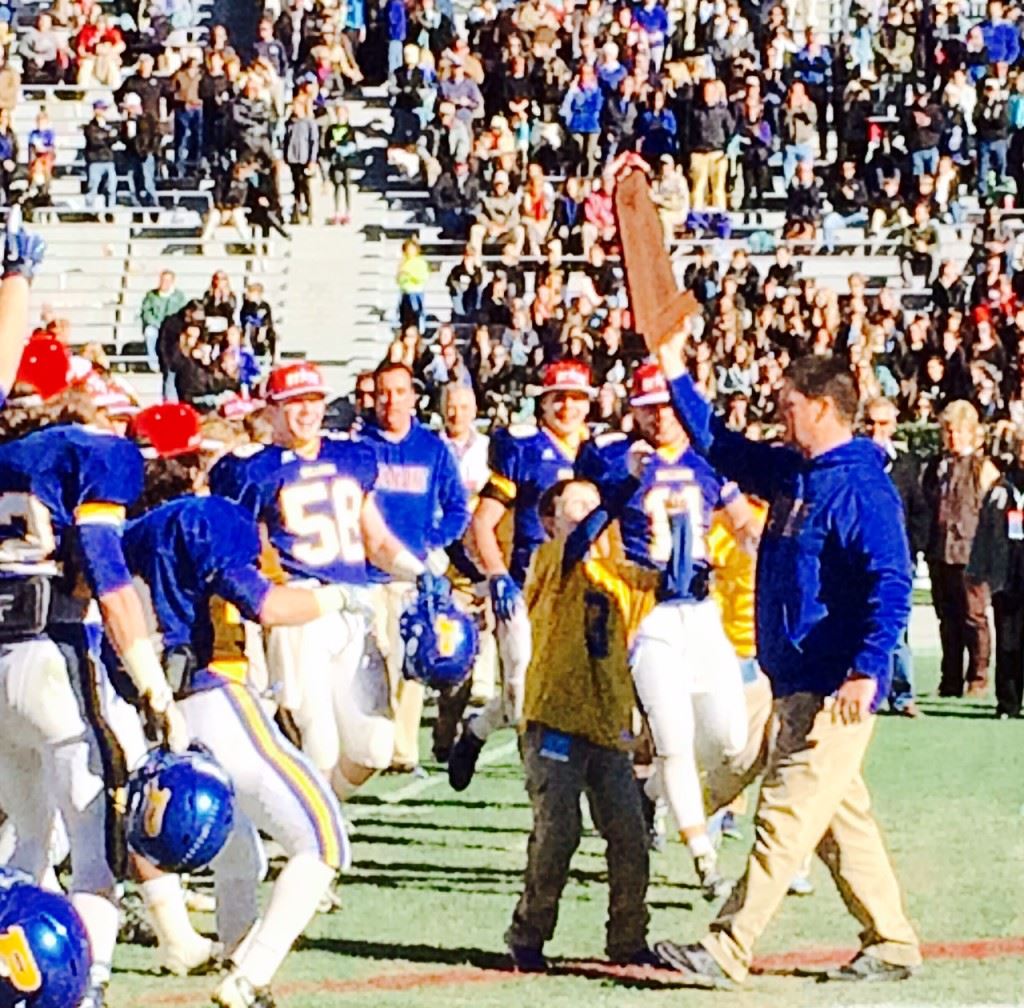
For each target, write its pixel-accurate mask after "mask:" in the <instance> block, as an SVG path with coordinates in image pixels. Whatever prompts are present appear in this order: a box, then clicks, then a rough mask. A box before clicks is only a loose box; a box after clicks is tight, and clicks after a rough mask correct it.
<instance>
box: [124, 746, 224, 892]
mask: <svg viewBox="0 0 1024 1008" xmlns="http://www.w3.org/2000/svg"><path fill="white" fill-rule="evenodd" d="M234 822H235V790H234V788H233V787H232V784H231V780H230V779H229V777H228V775H227V774H226V773H225V772H224V770H223V769H222V768H221V766H220V764H219V763H218V762H217V761H216V760H215V759H214V758H213V756H212V755H211V753H210V752H209V751H208V750H207V749H205V748H203V747H202V746H199V745H196V744H193V745H192V747H191V748H190V749H189V750H188V752H185V753H181V754H180V755H175V754H174V753H171V752H168V751H167V750H165V749H154V750H152V751H151V752H150V754H149V755H148V756H147V757H146V760H145V762H144V763H143V764H142V766H140V767H139V768H138V769H137V770H135V771H134V772H133V773H132V775H131V777H130V779H129V781H128V843H129V845H130V846H131V848H132V849H133V850H134V851H135V852H136V853H138V854H141V855H142V856H143V857H144V858H146V859H147V860H149V861H152V862H153V864H155V865H156V866H157V867H158V868H161V869H163V870H164V871H167V872H192V871H196V870H197V869H199V868H202V867H203V866H204V865H208V864H209V863H210V862H211V861H212V860H213V859H214V858H215V857H216V856H217V855H218V854H219V853H220V850H221V848H222V847H223V846H224V844H225V843H226V842H227V839H228V837H229V836H230V835H231V829H232V827H233V826H234Z"/></svg>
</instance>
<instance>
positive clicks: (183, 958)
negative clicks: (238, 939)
mask: <svg viewBox="0 0 1024 1008" xmlns="http://www.w3.org/2000/svg"><path fill="white" fill-rule="evenodd" d="M223 956H224V946H223V945H221V944H220V942H215V941H211V940H210V939H209V938H204V939H203V941H202V942H200V943H199V944H197V945H196V946H195V948H192V949H183V948H181V947H179V946H176V945H172V946H170V947H168V948H161V949H160V968H161V969H162V970H163V971H164V972H165V973H173V974H174V975H175V976H200V975H202V974H204V973H212V972H213V971H214V970H216V969H217V968H218V966H219V965H220V961H221V959H222V958H223Z"/></svg>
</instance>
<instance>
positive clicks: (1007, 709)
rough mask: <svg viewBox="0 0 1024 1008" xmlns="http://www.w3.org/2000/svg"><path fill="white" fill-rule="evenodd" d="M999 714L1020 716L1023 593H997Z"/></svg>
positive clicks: (1023, 683)
mask: <svg viewBox="0 0 1024 1008" xmlns="http://www.w3.org/2000/svg"><path fill="white" fill-rule="evenodd" d="M992 611H993V615H994V616H995V625H996V676H995V679H996V713H997V714H1009V716H1010V717H1020V713H1021V700H1022V698H1024V592H995V594H993V596H992Z"/></svg>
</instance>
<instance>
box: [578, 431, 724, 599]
mask: <svg viewBox="0 0 1024 1008" xmlns="http://www.w3.org/2000/svg"><path fill="white" fill-rule="evenodd" d="M633 443H634V441H633V439H631V438H627V437H626V436H624V435H609V436H607V437H605V438H599V439H597V440H596V441H595V442H594V443H592V444H590V445H587V446H585V447H584V449H583V451H582V452H581V453H580V458H579V461H578V462H577V466H576V472H577V475H578V476H579V477H580V478H581V479H586V480H590V481H591V482H592V483H595V484H596V485H597V486H598V487H599V488H600V489H601V491H602V497H605V496H607V495H608V494H609V492H610V491H611V490H612V488H613V487H615V486H616V484H621V483H622V482H623V481H624V480H625V479H626V478H627V477H628V475H629V472H628V466H627V459H626V456H627V454H628V452H629V449H630V446H631V445H632V444H633ZM738 493H739V490H738V489H737V487H736V486H735V484H733V483H726V482H725V481H724V480H723V479H722V477H721V476H719V475H718V473H717V472H715V470H714V469H713V468H712V467H711V466H710V465H709V464H708V463H707V462H706V461H705V460H704V459H703V458H702V457H701V456H700V455H698V454H697V453H696V452H695V451H694V450H693V449H692V448H689V447H687V448H685V449H684V450H682V451H680V450H671V449H665V448H661V449H655V450H654V451H653V452H652V454H651V457H650V460H649V462H648V464H647V467H646V469H645V470H644V477H643V480H642V481H641V483H640V486H639V487H638V488H637V490H636V491H635V492H634V493H633V495H632V496H631V497H629V499H628V500H627V501H626V503H625V506H624V507H623V508H622V510H621V511H620V513H619V514H618V516H617V517H618V519H619V529H620V532H621V535H622V546H623V549H624V551H625V554H626V558H627V559H628V560H631V561H632V562H633V563H635V564H639V565H640V566H641V567H647V568H653V569H655V570H658V571H660V572H661V574H662V583H661V589H660V592H659V598H660V599H661V600H663V601H669V600H672V601H684V602H685V601H700V600H702V599H704V598H705V597H706V595H707V589H708V579H709V575H710V569H711V567H710V562H709V560H708V551H707V533H708V528H709V526H710V524H711V517H712V514H713V512H714V511H715V509H716V508H719V507H723V506H724V505H726V504H728V503H729V501H730V500H732V499H733V498H734V497H735V496H736V495H737V494H738Z"/></svg>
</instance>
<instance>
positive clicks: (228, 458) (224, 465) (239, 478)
mask: <svg viewBox="0 0 1024 1008" xmlns="http://www.w3.org/2000/svg"><path fill="white" fill-rule="evenodd" d="M264 447H266V446H265V445H262V444H244V445H242V446H241V447H239V448H236V449H235V450H234V451H230V452H228V453H227V454H226V455H222V456H221V457H220V458H219V459H217V461H216V462H215V463H214V465H213V468H211V469H210V475H209V479H208V482H209V485H210V493H213V494H218V495H219V496H221V497H227V498H228V500H234V501H236V500H238V498H239V497H240V496H241V494H242V486H243V481H244V478H245V467H246V466H247V465H248V464H249V462H250V461H252V458H253V456H254V455H257V454H259V452H261V451H263V449H264Z"/></svg>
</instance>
